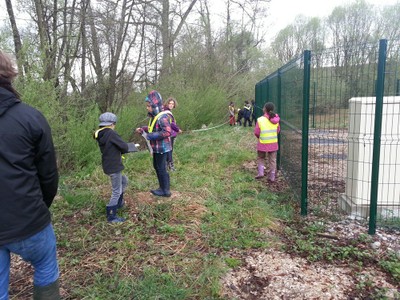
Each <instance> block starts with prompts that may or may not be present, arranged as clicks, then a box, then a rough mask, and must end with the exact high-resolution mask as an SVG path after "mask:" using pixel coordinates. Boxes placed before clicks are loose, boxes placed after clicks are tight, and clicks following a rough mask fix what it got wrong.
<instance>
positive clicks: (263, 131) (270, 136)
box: [257, 116, 279, 144]
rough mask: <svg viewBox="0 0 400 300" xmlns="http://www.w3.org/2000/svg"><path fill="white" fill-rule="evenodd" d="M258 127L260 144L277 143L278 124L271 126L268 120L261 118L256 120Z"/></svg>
mask: <svg viewBox="0 0 400 300" xmlns="http://www.w3.org/2000/svg"><path fill="white" fill-rule="evenodd" d="M257 122H258V126H259V127H260V143H261V144H273V143H277V142H278V126H279V123H277V124H273V123H272V122H271V121H270V120H269V119H268V118H266V117H264V116H262V117H259V118H258V119H257Z"/></svg>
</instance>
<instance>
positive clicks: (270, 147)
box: [254, 102, 280, 182]
mask: <svg viewBox="0 0 400 300" xmlns="http://www.w3.org/2000/svg"><path fill="white" fill-rule="evenodd" d="M273 111H274V104H273V103H271V102H267V103H265V105H264V108H263V112H264V115H263V116H261V117H259V118H258V119H257V123H256V127H255V128H254V135H255V136H256V137H257V138H258V143H257V170H258V174H257V176H256V177H255V178H256V179H261V178H263V177H264V160H265V158H267V162H268V163H267V169H268V175H269V177H268V180H269V181H271V182H274V181H275V176H276V155H277V152H278V133H279V131H280V125H279V121H280V118H279V115H278V114H276V113H274V112H273Z"/></svg>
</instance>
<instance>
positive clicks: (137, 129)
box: [135, 127, 143, 134]
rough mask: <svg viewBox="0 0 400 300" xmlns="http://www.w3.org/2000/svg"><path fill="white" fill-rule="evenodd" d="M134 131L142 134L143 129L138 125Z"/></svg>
mask: <svg viewBox="0 0 400 300" xmlns="http://www.w3.org/2000/svg"><path fill="white" fill-rule="evenodd" d="M135 132H136V133H139V134H142V133H143V129H142V128H140V127H138V128H136V129H135Z"/></svg>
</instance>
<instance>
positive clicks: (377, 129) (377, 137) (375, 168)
mask: <svg viewBox="0 0 400 300" xmlns="http://www.w3.org/2000/svg"><path fill="white" fill-rule="evenodd" d="M386 52H387V40H380V41H379V59H378V75H377V80H376V101H375V126H374V146H373V153H372V170H371V173H372V174H371V202H370V206H369V228H368V233H369V234H375V232H376V214H377V208H378V186H379V177H378V176H379V158H380V152H381V134H382V111H383V94H384V84H385V67H386Z"/></svg>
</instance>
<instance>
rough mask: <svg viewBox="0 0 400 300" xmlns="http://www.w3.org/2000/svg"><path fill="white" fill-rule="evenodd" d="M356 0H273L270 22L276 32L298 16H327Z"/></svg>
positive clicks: (382, 0)
mask: <svg viewBox="0 0 400 300" xmlns="http://www.w3.org/2000/svg"><path fill="white" fill-rule="evenodd" d="M399 1H400V0H367V1H366V2H367V3H370V4H373V5H375V6H383V5H393V4H395V3H397V2H399ZM354 2H355V0H353V1H349V0H322V1H321V0H301V1H300V0H271V2H270V12H269V19H270V20H269V22H267V23H268V24H270V26H271V29H272V30H271V31H272V32H274V33H275V34H276V33H277V32H278V31H279V30H280V29H282V28H284V27H285V26H286V25H289V24H290V23H292V22H293V21H294V19H295V17H296V16H298V15H300V14H301V15H304V16H307V17H320V18H323V17H326V16H328V15H330V13H331V12H332V11H333V9H334V8H335V7H337V6H345V5H349V4H351V3H354Z"/></svg>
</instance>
